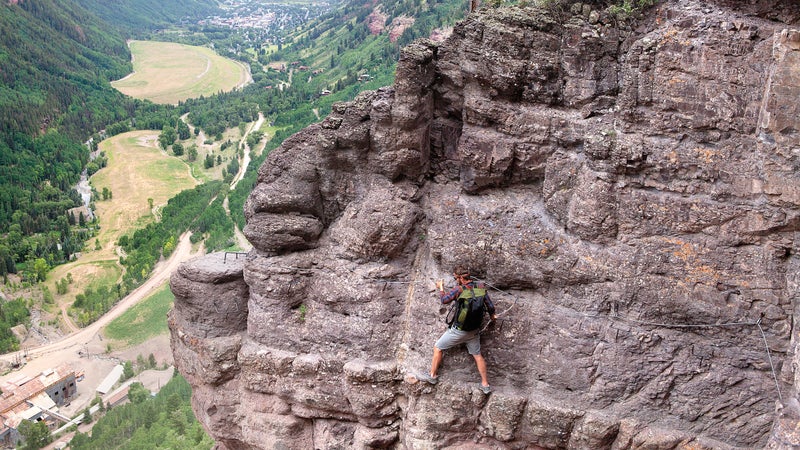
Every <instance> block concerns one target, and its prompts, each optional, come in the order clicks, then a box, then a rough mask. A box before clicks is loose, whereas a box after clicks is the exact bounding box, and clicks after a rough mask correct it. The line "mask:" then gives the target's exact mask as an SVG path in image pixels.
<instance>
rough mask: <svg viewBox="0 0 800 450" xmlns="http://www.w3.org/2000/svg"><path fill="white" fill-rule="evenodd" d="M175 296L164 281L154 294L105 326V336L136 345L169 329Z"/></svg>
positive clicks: (128, 344)
mask: <svg viewBox="0 0 800 450" xmlns="http://www.w3.org/2000/svg"><path fill="white" fill-rule="evenodd" d="M174 301H175V296H173V295H172V292H171V291H170V290H169V283H164V285H163V286H161V287H160V288H158V289H157V290H156V291H155V293H153V295H151V296H149V297H147V298H146V299H144V300H142V301H141V302H139V303H137V304H136V305H135V306H134V307H132V308H131V309H129V310H127V311H125V312H124V313H123V314H122V315H121V316H119V317H117V318H116V319H114V321H113V322H111V323H110V324H108V326H106V328H105V333H104V334H105V336H106V337H107V338H109V339H112V340H114V341H119V342H124V343H125V345H127V346H130V345H136V344H141V343H142V342H144V341H146V340H148V339H150V338H152V337H155V336H159V335H162V334H165V333H167V332H168V331H169V329H168V328H167V313H168V312H169V309H170V308H172V303H173V302H174Z"/></svg>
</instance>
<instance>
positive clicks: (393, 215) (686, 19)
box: [170, 0, 800, 449]
mask: <svg viewBox="0 0 800 450" xmlns="http://www.w3.org/2000/svg"><path fill="white" fill-rule="evenodd" d="M798 27H800V6H798V4H797V2H795V1H790V0H775V1H766V0H760V1H749V2H734V1H721V0H719V1H705V2H701V1H694V0H668V1H664V2H660V3H659V5H658V6H656V7H654V8H652V9H650V10H648V11H646V13H645V15H644V16H643V17H642V18H641V19H640V20H638V21H636V22H634V23H633V24H632V25H630V24H625V23H620V22H618V21H616V20H614V18H613V17H612V16H610V15H609V14H607V12H606V11H605V10H604V9H603V8H601V7H599V6H596V3H592V4H591V5H584V4H576V5H573V6H572V8H571V9H570V10H569V11H567V12H565V13H564V14H563V15H551V14H547V13H545V12H543V11H542V10H538V9H533V8H523V9H520V8H507V9H486V10H482V11H480V12H477V13H475V14H473V15H472V16H470V17H469V18H468V19H467V20H466V21H465V22H463V23H462V24H460V25H459V26H457V27H456V28H455V30H454V32H453V35H452V36H451V37H450V38H449V39H448V40H447V41H446V42H444V43H442V44H441V45H436V44H433V43H432V42H427V41H421V42H417V43H415V44H413V45H411V46H410V47H408V48H406V49H405V51H404V52H403V56H402V58H401V61H400V64H399V67H398V72H397V81H396V83H395V85H394V86H392V87H389V88H384V89H380V90H378V91H376V92H369V93H364V94H361V95H360V96H359V97H358V98H357V99H355V100H354V101H353V102H351V103H347V104H338V105H335V107H334V110H333V113H332V114H331V115H330V116H329V117H327V118H326V119H325V120H324V121H322V122H321V123H319V124H317V125H313V126H311V127H309V128H307V129H306V130H304V131H302V132H300V133H298V134H297V135H295V136H293V137H291V138H290V139H288V140H287V141H286V142H285V143H284V144H283V145H282V146H281V147H280V148H279V149H277V150H275V151H274V152H273V153H272V154H271V155H270V157H269V158H268V159H267V161H266V163H265V164H264V166H263V167H261V169H260V172H259V183H258V185H257V186H256V188H255V189H254V191H253V193H252V194H251V196H250V198H249V200H248V202H247V204H246V207H245V208H246V214H247V218H248V222H247V227H246V228H245V230H244V233H245V235H246V236H247V237H248V239H249V240H250V241H251V243H252V244H253V246H254V249H253V250H252V251H251V252H250V253H249V254H248V255H247V256H246V257H243V256H239V257H238V258H235V257H234V255H223V254H213V255H208V256H205V257H203V258H200V259H197V260H193V261H190V262H188V263H186V264H184V265H183V266H182V267H181V268H180V269H179V270H178V271H176V273H174V274H173V277H172V280H171V285H172V290H173V292H174V293H175V296H176V301H175V308H174V310H173V311H172V312H171V314H170V328H171V331H172V348H173V353H174V355H175V360H176V363H177V364H178V367H179V369H180V371H181V373H182V374H183V375H184V376H186V377H187V379H188V380H189V381H190V382H191V384H192V385H193V387H194V395H193V405H194V409H195V411H196V413H197V415H198V417H199V419H200V420H201V421H202V422H203V423H204V424H205V426H206V428H207V429H208V430H209V431H210V433H211V434H212V435H213V436H214V438H215V439H216V441H217V442H218V446H219V448H221V449H262V448H263V449H271V448H285V449H312V448H316V449H333V448H408V449H412V448H413V449H428V448H448V447H449V448H508V449H520V448H543V449H562V448H569V449H624V448H647V449H673V448H693V449H730V448H763V447H770V448H787V447H790V446H792V445H800V438H799V437H798V436H797V435H796V434H795V433H796V432H795V431H794V430H795V428H796V426H797V423H798V420H799V419H800V405H798V403H797V401H796V400H795V397H796V395H797V392H798V387H800V372H798V370H797V366H798V363H800V357H796V356H795V355H796V354H797V352H796V346H797V342H798V335H797V333H796V331H795V327H794V325H795V314H794V313H795V311H796V310H797V309H798V305H800V296H799V295H798V286H799V285H800V275H798V268H799V267H800V259H798V256H797V251H798V247H799V246H800V244H798V239H797V238H798V236H799V235H798V230H799V229H800V207H799V206H800V183H799V182H800V172H799V171H798V169H800V134H799V133H800V102H798V97H799V96H800V31H798ZM462 261H463V262H466V263H467V264H469V265H470V266H471V267H472V268H473V270H474V271H475V272H477V274H478V275H479V276H480V277H481V278H482V279H485V280H487V282H488V283H490V285H491V287H492V288H493V290H492V291H491V293H492V296H493V298H494V300H495V302H496V304H497V307H498V311H499V312H500V320H498V321H497V322H496V323H494V324H493V325H492V326H490V327H489V328H488V329H487V330H486V331H485V332H484V334H483V349H484V352H483V353H484V356H485V357H486V359H487V362H488V364H489V375H490V380H491V381H492V384H493V386H494V391H493V392H492V393H491V394H490V395H484V394H483V393H481V392H480V391H479V390H478V389H477V386H478V381H479V379H478V376H477V372H476V370H475V367H474V364H473V362H472V360H471V358H469V356H468V355H467V354H466V351H465V350H461V349H459V350H452V351H449V352H448V353H447V354H446V357H445V362H444V365H443V367H442V370H441V381H440V382H439V384H438V385H436V386H430V385H427V384H424V383H416V382H414V381H415V380H414V379H413V377H410V376H409V375H408V374H409V373H411V372H413V371H417V370H422V371H424V370H426V369H427V368H428V367H429V364H430V357H431V350H432V345H433V342H434V341H435V340H436V338H437V337H438V336H439V334H440V333H441V332H442V331H443V329H444V324H443V317H444V311H443V309H441V307H440V306H439V305H438V301H437V296H436V295H435V293H434V291H433V281H434V280H435V279H438V278H445V279H448V280H451V279H452V278H451V277H450V276H449V275H450V270H451V267H452V266H453V265H454V264H455V263H457V262H462ZM767 348H768V349H769V352H768V351H767Z"/></svg>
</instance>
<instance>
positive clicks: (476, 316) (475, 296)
mask: <svg viewBox="0 0 800 450" xmlns="http://www.w3.org/2000/svg"><path fill="white" fill-rule="evenodd" d="M485 298H486V289H483V288H477V287H476V288H469V289H464V291H463V292H462V293H461V295H459V296H458V299H457V300H456V301H455V302H453V303H454V305H453V309H451V310H450V311H451V314H452V317H451V318H450V319H449V320H448V321H447V324H448V325H449V326H450V327H451V328H455V329H457V330H461V331H473V330H477V329H479V328H480V327H481V325H482V324H483V314H484V312H485V311H486V302H485V301H484V299H485Z"/></svg>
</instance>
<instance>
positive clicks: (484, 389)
mask: <svg viewBox="0 0 800 450" xmlns="http://www.w3.org/2000/svg"><path fill="white" fill-rule="evenodd" d="M480 389H481V392H483V393H484V394H487V395H488V394H489V393H490V392H492V387H491V386H484V385H481V387H480Z"/></svg>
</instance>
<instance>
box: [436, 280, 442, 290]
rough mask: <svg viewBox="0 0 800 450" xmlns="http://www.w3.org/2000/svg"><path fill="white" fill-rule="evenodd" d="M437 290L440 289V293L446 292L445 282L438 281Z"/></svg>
mask: <svg viewBox="0 0 800 450" xmlns="http://www.w3.org/2000/svg"><path fill="white" fill-rule="evenodd" d="M436 289H438V290H439V292H444V280H441V279H440V280H438V281H436Z"/></svg>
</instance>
